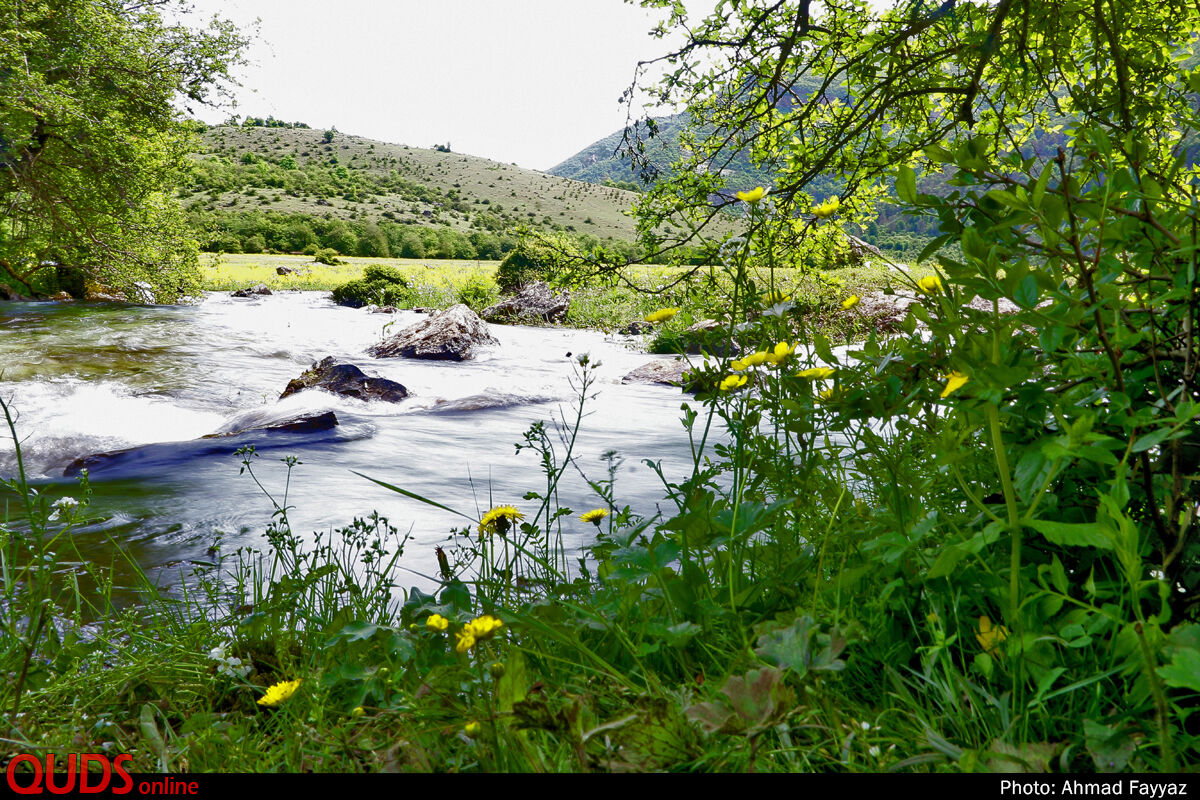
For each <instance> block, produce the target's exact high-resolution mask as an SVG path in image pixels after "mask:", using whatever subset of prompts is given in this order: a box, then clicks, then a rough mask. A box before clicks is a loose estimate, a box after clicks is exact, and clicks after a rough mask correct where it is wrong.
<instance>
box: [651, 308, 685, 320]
mask: <svg viewBox="0 0 1200 800" xmlns="http://www.w3.org/2000/svg"><path fill="white" fill-rule="evenodd" d="M678 313H679V309H678V308H660V309H659V310H658V311H651V312H650V313H649V314H647V315H646V317H645V319H646V322H652V323H653V322H666V321H667V320H669V319H671V317H673V316H675V315H676V314H678Z"/></svg>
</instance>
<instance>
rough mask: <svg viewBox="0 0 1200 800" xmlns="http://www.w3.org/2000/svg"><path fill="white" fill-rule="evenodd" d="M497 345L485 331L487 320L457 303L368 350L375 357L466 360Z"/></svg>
mask: <svg viewBox="0 0 1200 800" xmlns="http://www.w3.org/2000/svg"><path fill="white" fill-rule="evenodd" d="M498 344H500V342H498V341H496V339H495V338H494V337H493V336H492V335H491V334H490V333H488V327H487V323H486V322H484V321H483V320H481V319H480V318H479V317H478V316H477V315H476V314H475V312H474V311H472V310H471V309H469V308H467V307H466V306H465V305H463V304H461V303H460V304H458V305H456V306H451V307H450V308H448V309H446V310H445V311H439V312H438V313H436V314H434V315H432V316H431V317H429V319H425V320H422V321H420V322H418V323H416V324H414V325H410V326H409V327H407V328H405V329H404V330H402V331H400V332H399V333H396V334H394V335H392V336H391V337H389V338H388V339H387V340H386V341H384V342H382V343H380V344H377V345H374V346H372V347H370V348H368V349H367V352H368V353H370V354H371V355H373V356H375V357H377V358H396V357H398V356H402V357H404V358H428V359H436V360H442V361H467V360H468V359H471V358H474V356H475V353H476V351H478V349H479V348H480V347H483V346H486V345H498Z"/></svg>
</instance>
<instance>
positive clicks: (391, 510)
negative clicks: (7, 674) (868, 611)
mask: <svg viewBox="0 0 1200 800" xmlns="http://www.w3.org/2000/svg"><path fill="white" fill-rule="evenodd" d="M327 298H328V295H327V294H325V293H320V292H289V293H282V294H276V295H273V296H270V297H261V298H254V299H234V298H231V297H228V296H225V295H221V294H209V295H207V296H206V297H205V298H204V299H203V301H202V302H200V303H199V304H197V305H193V306H179V307H144V306H124V305H80V304H56V303H0V397H2V398H3V399H5V400H6V401H7V402H8V403H9V405H10V406H11V407H12V408H13V409H14V410H15V412H16V413H17V414H18V415H19V416H18V420H17V431H18V435H19V437H20V439H21V446H22V453H23V455H24V459H25V464H26V470H27V472H28V474H29V476H30V478H31V479H37V484H38V488H39V490H40V491H42V492H43V493H47V494H50V495H53V496H55V497H58V496H64V495H77V494H78V493H79V488H80V487H79V486H78V484H77V483H76V482H75V480H74V479H72V478H65V477H63V473H64V470H65V469H66V467H67V466H68V465H70V464H71V462H72V461H74V460H75V459H77V458H81V457H84V456H88V455H91V454H95V453H99V452H106V451H113V450H119V449H124V448H131V447H139V446H143V445H153V444H156V443H178V444H177V445H169V446H160V447H155V448H150V449H149V450H146V451H143V457H140V458H136V459H124V460H116V461H113V462H112V463H110V464H107V465H101V466H99V467H96V468H93V469H92V471H91V473H92V474H91V487H92V491H93V498H92V505H91V507H90V509H89V510H88V525H86V526H85V527H83V528H81V529H78V530H77V531H76V534H75V537H74V542H75V544H76V545H77V546H78V548H79V551H80V553H81V554H82V555H83V557H84V558H87V559H90V560H94V561H96V562H98V563H102V564H108V563H110V562H112V561H113V552H112V551H113V545H112V543H113V542H114V541H115V542H118V543H119V544H120V545H121V546H122V547H123V548H125V549H126V550H127V551H128V552H129V553H131V554H132V555H133V556H134V558H135V559H136V560H137V561H138V562H139V563H140V565H141V566H142V567H143V568H144V569H146V570H147V571H148V572H149V573H150V574H151V575H152V576H154V577H155V578H156V579H157V580H158V581H159V582H160V585H163V586H167V587H170V586H172V585H174V584H175V583H177V582H178V581H180V580H182V577H181V576H183V575H185V574H187V572H188V570H187V567H188V566H189V565H190V564H193V563H195V562H204V561H209V560H211V559H212V556H213V553H214V552H215V551H214V550H213V549H212V548H213V546H214V544H217V543H218V542H219V544H220V548H221V551H222V552H226V553H228V552H230V551H231V550H232V549H234V548H237V547H241V546H253V547H259V548H261V547H263V545H264V541H263V531H264V529H265V528H266V526H267V524H268V523H269V522H270V520H271V514H272V511H273V507H272V505H271V502H270V501H269V500H268V499H267V498H265V497H264V496H263V494H262V492H261V491H260V489H259V488H258V487H257V486H255V484H254V482H253V481H252V480H251V479H250V478H249V477H248V476H246V475H240V474H239V467H240V458H239V457H238V456H235V455H234V454H233V453H232V450H234V449H235V448H236V447H238V446H240V445H242V444H251V443H253V444H255V446H256V447H257V449H258V452H259V454H260V457H259V458H258V459H257V463H256V467H255V470H256V472H257V474H258V475H259V477H260V479H261V480H262V481H263V483H264V485H265V486H266V488H267V489H268V490H270V491H272V492H273V493H274V494H276V497H277V499H280V500H281V499H282V490H283V487H284V481H285V478H286V474H287V472H286V468H285V466H284V465H283V464H282V463H280V460H279V459H280V458H282V457H284V456H295V457H297V458H299V460H300V461H301V462H302V463H301V465H300V466H298V467H296V469H295V470H294V471H293V473H292V476H291V483H290V490H289V496H288V503H289V505H292V506H294V509H292V510H291V512H290V518H291V521H292V524H293V529H294V530H295V531H296V532H298V533H303V532H306V531H317V530H321V531H325V530H329V529H331V528H337V527H340V526H343V525H346V524H348V523H349V522H350V521H351V519H352V518H353V517H355V516H362V515H365V514H367V513H369V512H371V511H373V510H378V511H379V512H380V513H381V514H382V515H384V516H386V517H388V518H389V519H390V520H391V522H392V524H393V525H395V526H396V527H397V528H399V529H400V531H401V532H402V533H404V532H410V533H411V538H410V540H409V543H408V545H407V547H406V553H405V556H404V558H403V559H402V561H401V564H402V566H403V568H404V569H406V570H407V574H406V575H401V576H398V579H399V582H400V583H401V584H402V585H417V586H422V587H423V588H428V587H429V586H430V585H431V584H432V581H431V580H430V579H429V578H427V577H423V576H432V575H434V574H436V562H435V559H434V547H435V546H436V545H438V544H439V543H442V542H443V541H444V540H445V539H446V537H447V535H448V534H449V532H450V530H451V528H453V527H456V526H458V527H461V526H463V525H465V524H467V521H466V520H464V519H462V518H461V517H457V516H454V515H452V514H449V513H447V512H444V511H440V510H438V509H435V508H432V507H430V506H428V505H425V504H422V503H420V502H419V501H416V500H412V499H409V498H406V497H403V496H401V495H398V494H395V493H392V492H389V491H387V490H386V489H383V488H381V487H379V486H378V485H376V484H374V483H372V482H370V481H368V480H365V479H364V478H362V477H360V476H358V475H356V474H354V473H355V472H356V471H357V472H361V473H363V474H365V475H369V476H371V477H373V478H377V479H379V480H382V481H385V482H387V483H391V484H394V485H396V486H399V487H402V488H404V489H407V490H409V491H412V492H416V493H417V494H420V495H422V496H424V497H428V498H430V499H432V500H436V501H438V502H440V503H443V504H444V505H446V506H449V507H451V508H454V509H457V510H459V511H461V512H463V513H465V514H467V515H469V516H472V517H474V518H476V519H478V517H479V515H480V514H481V513H482V512H484V511H486V510H487V509H488V508H489V507H491V506H492V505H499V504H512V505H516V506H518V507H520V508H523V510H526V511H528V512H532V511H533V510H534V508H533V506H534V501H524V500H523V499H522V498H523V496H524V495H525V493H526V492H528V491H531V490H533V491H538V490H541V491H544V490H545V477H544V475H543V473H542V471H541V464H540V461H539V459H538V457H537V456H536V455H535V454H533V453H531V452H528V451H523V452H521V453H517V452H516V448H515V447H514V444H515V443H517V442H521V441H522V434H523V432H525V431H526V430H527V429H528V428H529V426H530V425H531V424H532V423H534V422H537V421H546V422H547V423H549V422H551V421H552V420H555V419H558V418H560V416H563V415H565V416H566V418H567V419H568V420H573V418H574V411H573V408H574V405H575V403H576V402H577V401H578V390H577V388H576V387H577V385H578V378H577V368H578V365H577V362H576V359H575V357H576V356H578V355H579V354H581V353H587V354H589V356H590V359H591V360H592V362H593V363H594V362H599V363H600V366H599V367H597V368H596V370H595V374H596V376H597V378H598V381H597V382H596V383H595V384H594V386H593V389H592V392H591V394H592V395H594V396H590V397H589V398H588V400H587V402H586V404H585V412H586V413H587V416H586V417H585V419H584V421H583V425H582V429H581V432H580V435H579V438H578V441H577V443H576V447H575V458H576V462H577V464H578V465H579V467H580V468H581V470H582V471H583V472H584V473H585V474H586V475H587V477H588V478H590V479H592V480H599V479H603V478H605V477H606V476H607V473H606V464H605V462H604V460H603V459H602V458H601V456H602V454H603V453H604V452H606V451H609V450H616V451H617V452H618V453H619V455H620V457H621V458H622V459H623V465H622V466H621V468H620V469H619V471H618V473H617V481H616V499H617V502H618V504H619V505H624V504H629V505H632V506H633V508H634V510H635V511H636V512H639V513H641V514H645V515H653V514H655V513H656V511H657V506H656V503H657V502H659V501H661V499H662V497H663V496H664V492H663V489H662V484H661V481H660V480H659V478H658V476H657V475H656V474H655V473H654V471H653V470H651V469H650V468H648V467H647V466H646V465H645V464H643V463H642V461H643V459H651V460H653V461H656V462H661V465H662V468H663V471H664V473H665V474H666V476H667V477H668V478H669V479H671V480H679V479H681V478H683V477H685V476H686V475H687V474H688V472H689V471H690V465H691V451H690V447H689V444H688V440H687V435H686V432H685V431H684V429H683V427H682V425H681V424H680V422H679V418H680V404H681V403H682V402H684V401H685V400H686V397H685V396H684V395H682V394H681V393H680V390H679V389H677V388H672V387H666V386H658V385H623V384H621V383H620V378H621V376H623V375H624V374H626V373H627V372H629V371H630V370H631V369H633V368H635V367H637V366H640V365H641V364H643V363H645V362H646V361H648V360H651V359H653V358H655V356H647V355H645V354H644V353H639V352H638V351H637V350H636V349H635V348H633V347H631V345H630V341H629V340H628V339H626V338H625V337H611V336H605V335H604V334H602V333H597V332H594V331H585V330H571V329H560V328H529V327H521V326H500V325H493V326H491V331H492V334H493V335H494V336H495V337H496V338H497V339H499V341H500V345H499V346H498V347H494V348H487V349H485V350H484V351H483V352H482V353H481V354H480V355H478V356H477V357H476V358H475V359H474V360H472V361H467V362H462V363H455V362H438V361H423V360H414V359H374V358H371V357H370V356H367V355H366V354H365V352H364V351H365V349H366V348H367V347H368V346H369V345H371V344H373V343H375V342H377V341H379V340H380V339H381V338H382V337H383V336H385V335H386V334H388V333H391V332H395V331H398V330H400V329H402V328H404V327H405V326H407V325H410V324H412V323H413V322H416V321H418V320H420V319H422V318H423V317H422V315H419V314H416V313H413V312H401V313H399V314H395V315H387V314H372V313H369V312H367V311H365V310H361V309H349V308H342V307H339V306H336V305H333V303H332V302H331V301H330V300H328V299H327ZM330 355H332V356H338V357H341V358H344V359H346V360H349V361H351V362H353V363H355V364H357V365H358V366H360V367H361V368H363V369H364V370H365V371H366V372H368V374H370V373H375V374H378V375H380V376H383V377H386V378H391V379H393V380H396V381H399V382H400V383H402V384H403V385H404V386H406V387H407V388H408V390H409V391H410V392H411V395H412V396H411V397H410V398H408V399H407V400H405V401H403V402H401V403H398V404H393V403H384V402H364V401H360V400H356V399H351V398H344V397H339V396H335V395H332V394H329V393H327V392H323V391H318V390H308V391H304V392H300V393H298V394H295V395H292V396H291V397H288V398H286V399H284V400H280V399H279V395H280V393H281V392H282V391H283V389H284V387H285V386H286V385H287V383H288V381H289V380H291V379H292V378H295V377H297V376H299V375H300V373H301V372H303V371H304V370H305V369H306V368H308V367H309V366H310V365H311V364H312V363H313V362H315V361H318V360H320V359H321V358H323V357H325V356H330ZM329 410H331V411H333V412H334V413H335V414H336V415H337V418H338V420H339V423H340V424H339V425H338V427H336V428H334V429H332V430H330V431H327V432H323V433H317V434H293V435H286V436H284V435H279V436H274V437H271V436H264V435H254V434H243V435H242V436H238V437H231V438H230V439H227V440H214V439H207V440H204V442H203V443H197V442H196V440H197V439H198V438H199V437H202V436H204V435H206V434H211V433H223V432H231V431H240V430H244V429H248V428H254V427H260V426H263V425H265V424H269V423H271V422H278V421H283V420H287V419H290V418H293V417H296V416H298V415H301V414H308V413H313V412H323V411H329ZM5 434H7V431H5ZM554 438H555V439H556V443H557V437H554ZM560 451H561V445H560ZM15 471H16V459H15V451H14V448H13V445H12V442H11V441H8V440H7V436H5V437H4V439H3V440H2V441H0V475H4V476H6V477H11V476H12V475H13V474H14V473H15ZM560 501H561V503H562V504H563V505H565V506H568V507H570V508H572V509H575V510H576V515H577V514H578V512H579V511H583V510H586V509H589V508H593V507H595V506H598V505H602V503H601V502H600V500H599V498H598V497H596V495H595V494H594V493H593V492H592V491H591V489H590V488H589V487H588V486H587V483H586V482H585V481H584V479H583V478H582V477H581V476H580V474H579V472H577V471H575V470H570V471H568V473H567V474H566V475H565V476H564V478H563V483H562V485H561V486H560ZM5 502H9V503H11V502H12V501H11V498H8V500H7V501H6V500H5V499H2V498H0V505H2V504H3V503H5ZM663 510H664V511H666V510H667V509H665V508H664V509H663ZM10 513H11V512H10ZM5 514H6V511H5V509H4V508H3V507H0V520H3V519H4V517H5ZM593 530H594V529H593V528H592V526H591V525H586V524H584V523H581V522H578V521H577V520H576V519H575V518H574V517H572V518H571V520H570V521H569V522H568V524H567V525H566V536H565V542H566V544H567V546H568V549H569V550H578V549H579V548H580V547H582V546H584V545H585V544H587V542H588V541H589V540H590V537H589V533H590V532H591V531H593ZM180 567H182V568H180Z"/></svg>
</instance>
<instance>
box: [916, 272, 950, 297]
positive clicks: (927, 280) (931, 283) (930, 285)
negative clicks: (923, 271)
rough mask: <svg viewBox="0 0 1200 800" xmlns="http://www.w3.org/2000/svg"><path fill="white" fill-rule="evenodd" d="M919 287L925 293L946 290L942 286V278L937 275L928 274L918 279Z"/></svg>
mask: <svg viewBox="0 0 1200 800" xmlns="http://www.w3.org/2000/svg"><path fill="white" fill-rule="evenodd" d="M917 288H918V289H920V290H921V291H922V292H924V293H925V294H937V293H940V292H944V291H946V289H945V287H944V286H942V279H941V278H939V277H938V276H937V275H926V276H925V277H924V278H921V280H919V281H917Z"/></svg>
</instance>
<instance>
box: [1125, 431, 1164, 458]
mask: <svg viewBox="0 0 1200 800" xmlns="http://www.w3.org/2000/svg"><path fill="white" fill-rule="evenodd" d="M1171 433H1172V430H1171V429H1170V428H1159V429H1158V430H1155V431H1150V432H1149V433H1147V434H1146V435H1145V436H1140V437H1138V440H1137V441H1136V442H1134V443H1133V452H1135V453H1141V452H1142V451H1144V450H1149V449H1150V448H1152V447H1157V446H1158V445H1159V444H1160V443H1161V442H1162V441H1163V439H1166V438H1167V437H1168V436H1170V435H1171Z"/></svg>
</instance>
